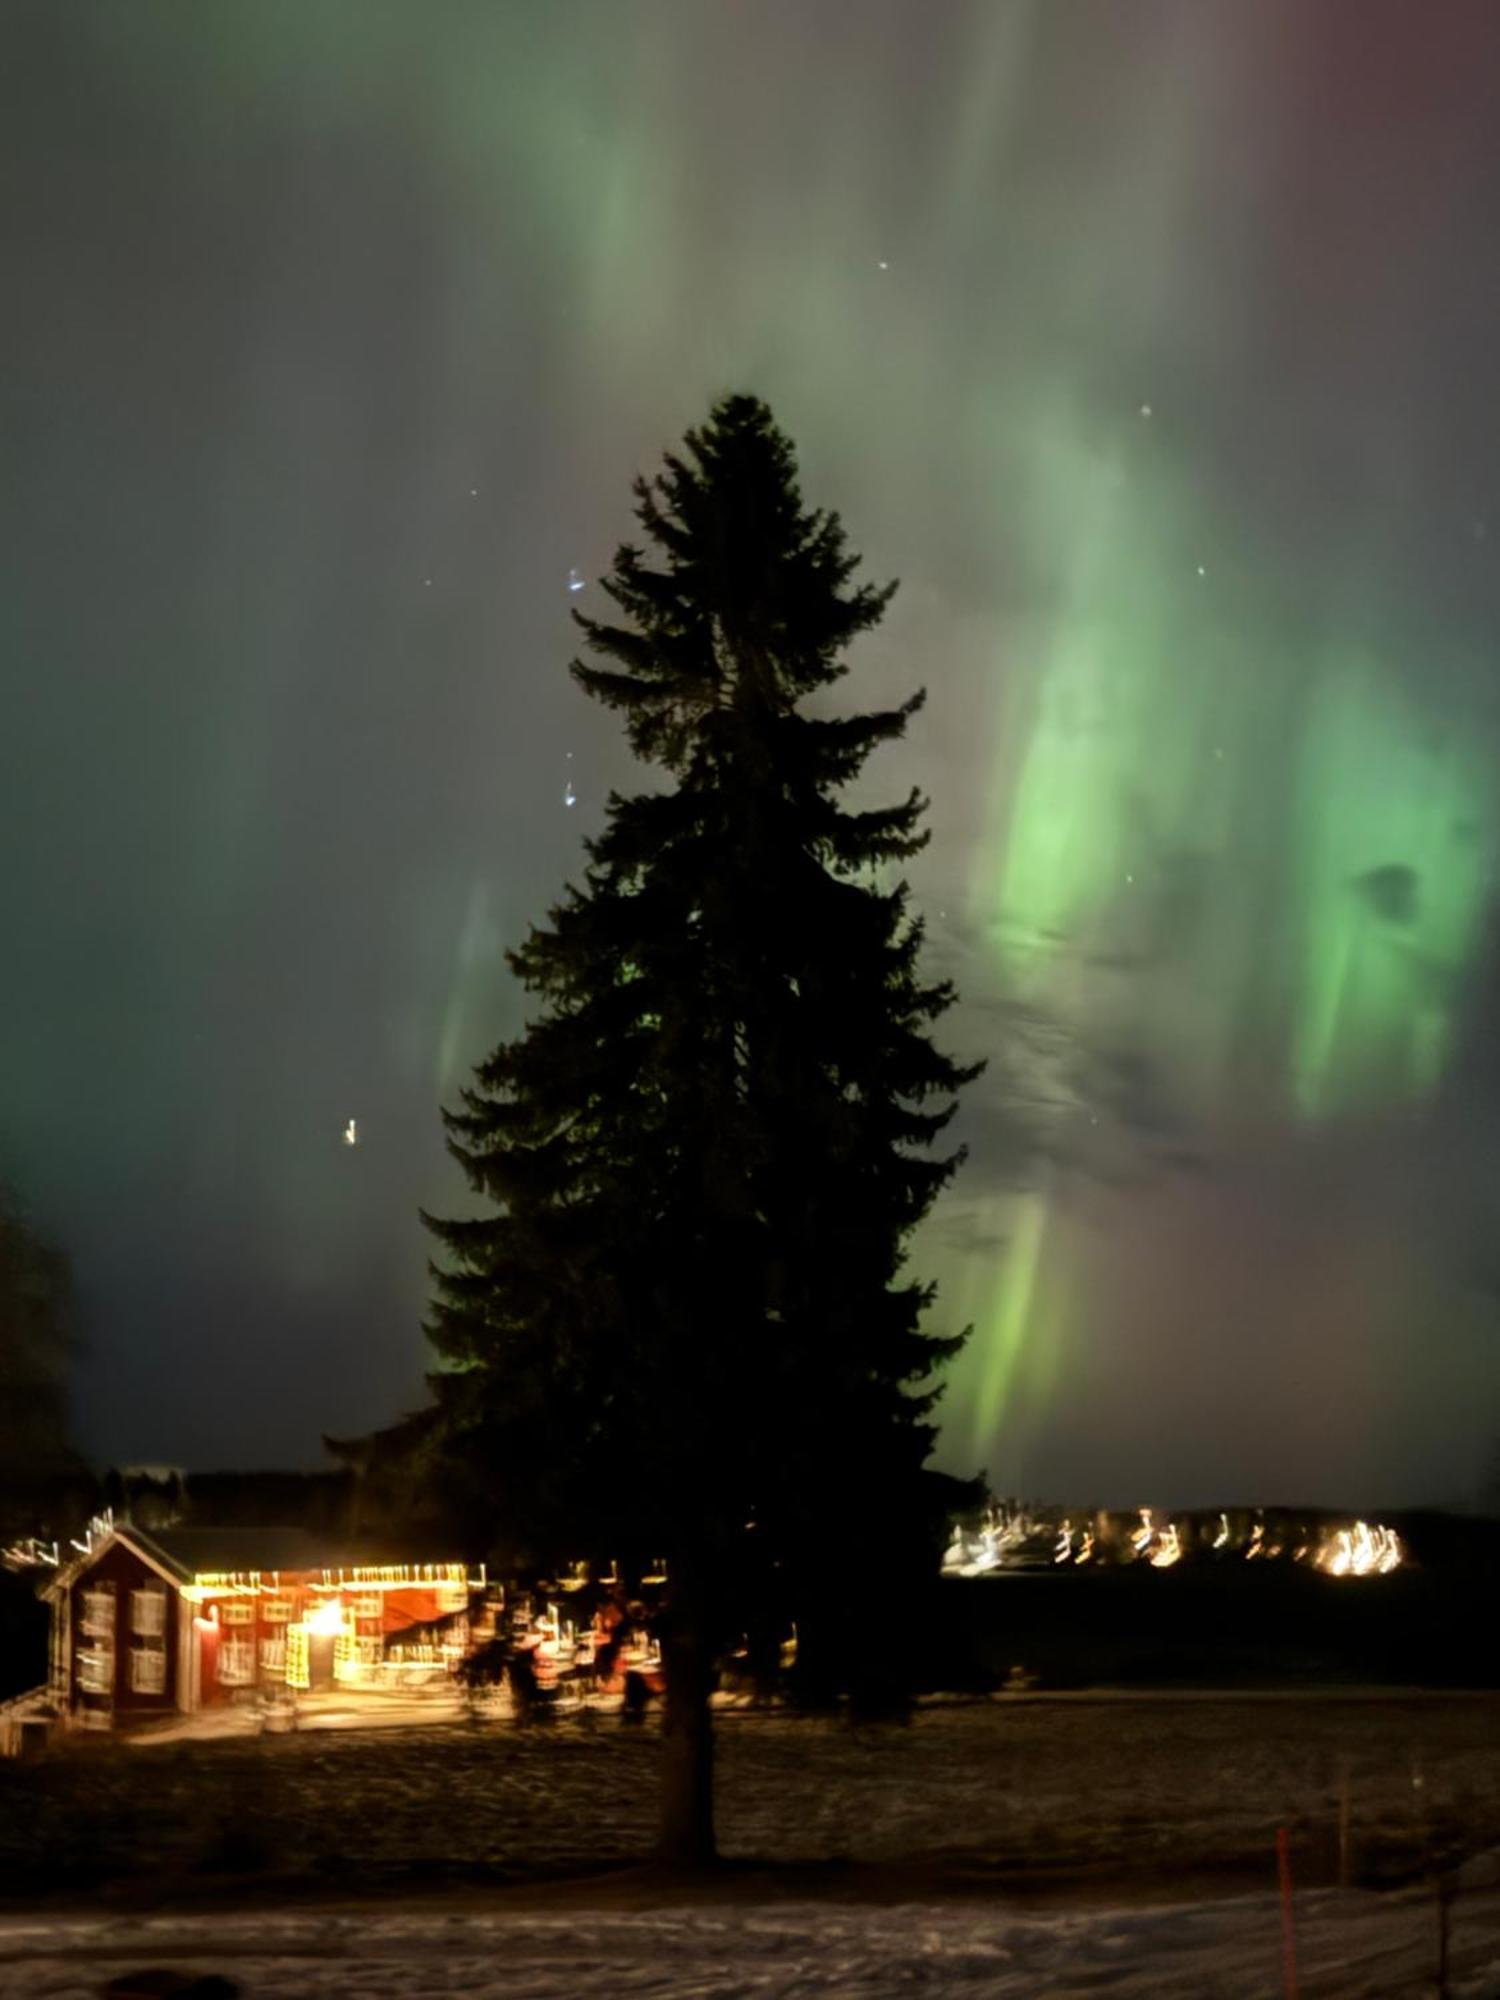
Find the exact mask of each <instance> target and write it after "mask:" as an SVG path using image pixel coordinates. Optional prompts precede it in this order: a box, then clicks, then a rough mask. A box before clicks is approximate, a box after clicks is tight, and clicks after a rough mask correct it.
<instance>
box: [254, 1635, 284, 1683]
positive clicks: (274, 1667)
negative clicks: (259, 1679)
mask: <svg viewBox="0 0 1500 2000" xmlns="http://www.w3.org/2000/svg"><path fill="white" fill-rule="evenodd" d="M260 1670H261V1672H262V1673H263V1674H269V1675H270V1677H271V1678H272V1679H273V1680H278V1681H279V1680H285V1678H286V1634H285V1633H284V1632H277V1633H276V1634H275V1635H274V1636H273V1637H271V1638H269V1639H262V1640H261V1642H260Z"/></svg>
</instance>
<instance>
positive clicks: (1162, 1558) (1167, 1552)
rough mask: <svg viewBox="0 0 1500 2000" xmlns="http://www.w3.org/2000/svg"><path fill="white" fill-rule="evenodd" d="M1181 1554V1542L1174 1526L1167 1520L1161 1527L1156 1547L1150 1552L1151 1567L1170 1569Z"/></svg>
mask: <svg viewBox="0 0 1500 2000" xmlns="http://www.w3.org/2000/svg"><path fill="white" fill-rule="evenodd" d="M1181 1555H1182V1542H1181V1539H1180V1538H1179V1536H1178V1533H1177V1529H1176V1527H1175V1526H1174V1525H1173V1524H1172V1522H1170V1521H1168V1523H1167V1525H1166V1526H1165V1527H1164V1528H1163V1529H1162V1531H1161V1534H1160V1536H1159V1538H1158V1540H1157V1544H1156V1547H1155V1548H1154V1549H1153V1550H1152V1552H1151V1567H1152V1568H1153V1569H1170V1568H1171V1567H1172V1565H1173V1563H1174V1562H1176V1561H1177V1560H1178V1559H1179V1558H1180V1557H1181Z"/></svg>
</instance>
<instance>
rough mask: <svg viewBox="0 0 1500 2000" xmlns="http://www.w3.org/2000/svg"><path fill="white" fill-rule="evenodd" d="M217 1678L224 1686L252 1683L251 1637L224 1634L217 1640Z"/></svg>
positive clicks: (240, 1685)
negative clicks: (239, 1637)
mask: <svg viewBox="0 0 1500 2000" xmlns="http://www.w3.org/2000/svg"><path fill="white" fill-rule="evenodd" d="M219 1679H220V1681H221V1683H222V1684H223V1685H224V1686H225V1687H251V1686H253V1685H254V1682H255V1641H254V1640H253V1639H238V1638H235V1639H231V1638H229V1637H228V1636H227V1635H226V1636H225V1637H224V1638H223V1639H221V1640H220V1641H219Z"/></svg>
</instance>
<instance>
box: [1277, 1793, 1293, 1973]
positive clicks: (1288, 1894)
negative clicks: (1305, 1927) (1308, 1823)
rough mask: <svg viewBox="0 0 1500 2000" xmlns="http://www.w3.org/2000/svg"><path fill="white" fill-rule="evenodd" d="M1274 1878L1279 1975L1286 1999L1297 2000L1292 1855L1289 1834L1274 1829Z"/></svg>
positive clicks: (1280, 1827)
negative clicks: (1278, 1889) (1278, 1910)
mask: <svg viewBox="0 0 1500 2000" xmlns="http://www.w3.org/2000/svg"><path fill="white" fill-rule="evenodd" d="M1276 1879H1277V1881H1278V1883H1279V1884H1280V1886H1281V1977H1282V1983H1283V1985H1284V1986H1285V1988H1286V2000H1297V1932H1296V1928H1295V1926H1294V1924H1293V1921H1292V1856H1291V1841H1290V1836H1289V1835H1288V1833H1287V1830H1286V1828H1285V1827H1284V1826H1279V1827H1277V1829H1276Z"/></svg>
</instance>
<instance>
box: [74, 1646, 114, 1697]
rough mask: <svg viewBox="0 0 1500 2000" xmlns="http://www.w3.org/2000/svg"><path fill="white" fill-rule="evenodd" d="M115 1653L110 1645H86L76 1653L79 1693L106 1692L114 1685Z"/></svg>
mask: <svg viewBox="0 0 1500 2000" xmlns="http://www.w3.org/2000/svg"><path fill="white" fill-rule="evenodd" d="M114 1678H115V1655H114V1648H113V1647H112V1646H86V1647H84V1649H83V1650H82V1651H81V1652H80V1653H79V1655H78V1691H79V1693H80V1694H108V1693H109V1691H110V1689H111V1688H112V1687H113V1685H114Z"/></svg>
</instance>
